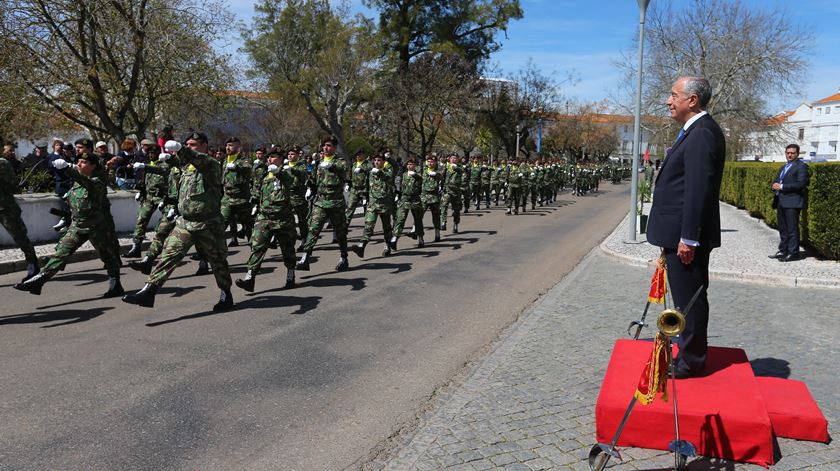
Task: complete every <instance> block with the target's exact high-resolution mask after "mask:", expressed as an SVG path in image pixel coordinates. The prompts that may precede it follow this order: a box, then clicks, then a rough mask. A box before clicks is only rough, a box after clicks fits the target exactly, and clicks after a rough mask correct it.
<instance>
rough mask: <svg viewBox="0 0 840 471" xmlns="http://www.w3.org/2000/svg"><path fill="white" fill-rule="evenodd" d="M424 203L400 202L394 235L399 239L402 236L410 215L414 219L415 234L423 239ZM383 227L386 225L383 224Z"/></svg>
mask: <svg viewBox="0 0 840 471" xmlns="http://www.w3.org/2000/svg"><path fill="white" fill-rule="evenodd" d="M423 212H424V211H423V203H421V202H419V201H416V202H415V201H400V205H399V207H398V208H397V219H396V224H394V235H395V236H397V237H399V236H401V235H402V232H403V228H405V221H406V219H408V213H411V216H412V217H413V218H414V232H415V233H416V234H417V235H418V236H420V237H423V234H424V232H423ZM382 226H383V227H384V226H385V224H384V222H383V224H382Z"/></svg>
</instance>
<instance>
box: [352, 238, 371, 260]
mask: <svg viewBox="0 0 840 471" xmlns="http://www.w3.org/2000/svg"><path fill="white" fill-rule="evenodd" d="M367 244H368V243H367V241H364V242H359V243H358V244H353V245H351V246H350V250H352V251H353V253H354V254H356V255H358V256H359V258H364V256H365V247H367Z"/></svg>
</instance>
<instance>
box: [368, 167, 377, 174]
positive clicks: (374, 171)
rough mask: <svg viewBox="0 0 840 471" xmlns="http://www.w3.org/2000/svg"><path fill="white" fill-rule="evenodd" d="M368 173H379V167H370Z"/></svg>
mask: <svg viewBox="0 0 840 471" xmlns="http://www.w3.org/2000/svg"><path fill="white" fill-rule="evenodd" d="M370 173H379V169H378V168H376V167H373V168H372V169H370Z"/></svg>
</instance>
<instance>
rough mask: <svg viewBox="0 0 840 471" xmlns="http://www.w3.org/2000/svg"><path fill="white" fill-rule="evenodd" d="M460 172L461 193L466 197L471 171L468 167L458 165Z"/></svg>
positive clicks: (468, 190)
mask: <svg viewBox="0 0 840 471" xmlns="http://www.w3.org/2000/svg"><path fill="white" fill-rule="evenodd" d="M458 168H459V169H460V170H461V193H462V194H464V195H466V194H467V193H469V192H470V178H471V177H472V170H471V169H470V166H469V165H459V166H458Z"/></svg>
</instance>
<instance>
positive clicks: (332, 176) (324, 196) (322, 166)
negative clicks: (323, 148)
mask: <svg viewBox="0 0 840 471" xmlns="http://www.w3.org/2000/svg"><path fill="white" fill-rule="evenodd" d="M345 175H347V164H346V163H345V162H344V161H343V160H341V159H340V158H338V157H335V156H333V157H331V158H325V159H324V160H322V161H321V162H320V163H319V164H318V165H317V166H316V167H315V187H316V189H317V190H316V194H317V197H316V198H317V199H316V200H315V206H318V207H319V208H324V209H330V208H340V207H343V206H345V205H346V204H347V203H346V202H345V201H344V176H345Z"/></svg>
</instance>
